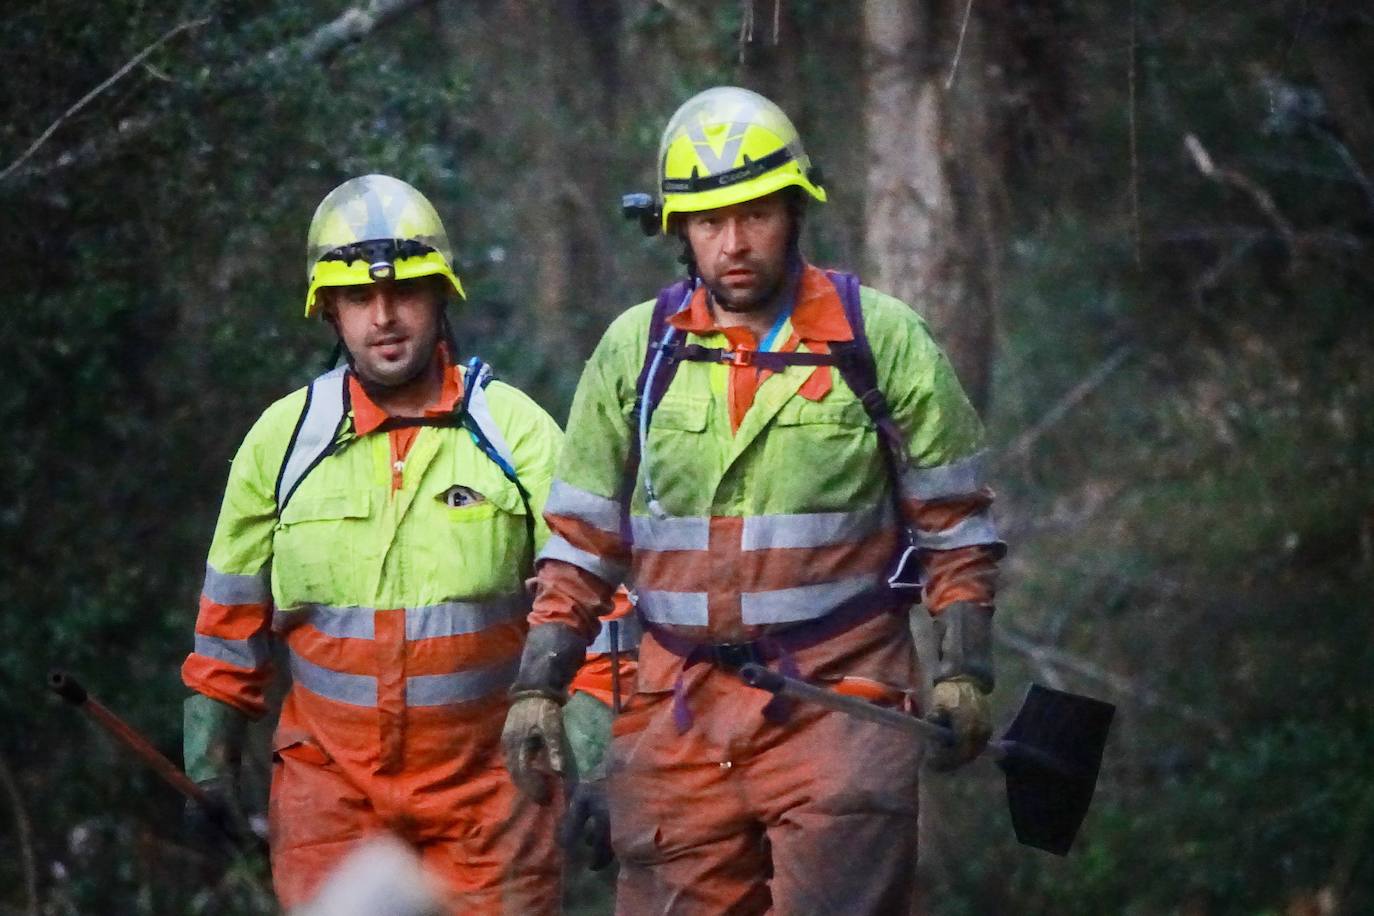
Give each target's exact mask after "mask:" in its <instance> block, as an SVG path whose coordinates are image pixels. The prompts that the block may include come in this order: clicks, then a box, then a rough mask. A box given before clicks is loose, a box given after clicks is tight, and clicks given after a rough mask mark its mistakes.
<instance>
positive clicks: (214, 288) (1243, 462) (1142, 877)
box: [0, 0, 1374, 916]
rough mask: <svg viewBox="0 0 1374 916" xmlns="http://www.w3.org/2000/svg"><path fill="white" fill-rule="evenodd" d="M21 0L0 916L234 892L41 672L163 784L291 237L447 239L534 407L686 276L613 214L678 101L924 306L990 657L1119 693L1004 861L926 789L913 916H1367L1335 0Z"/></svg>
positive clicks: (13, 119)
mask: <svg viewBox="0 0 1374 916" xmlns="http://www.w3.org/2000/svg"><path fill="white" fill-rule="evenodd" d="M356 2H357V5H356V6H353V7H350V6H349V5H348V2H347V0H311V2H296V3H287V2H269V0H256V2H254V0H241V2H229V0H225V2H199V0H178V2H170V3H150V2H146V0H109V2H105V3H100V4H92V3H85V2H76V0H40V2H33V3H29V4H26V5H22V6H20V7H18V8H15V9H9V10H7V12H6V15H5V17H4V19H3V21H2V22H0V59H3V61H4V72H5V77H4V84H5V87H6V91H5V92H4V93H0V110H2V111H3V115H2V116H0V213H3V217H2V218H0V263H3V264H4V274H5V279H4V281H3V293H0V297H2V298H3V307H2V308H0V316H3V322H4V333H3V335H0V348H3V349H0V365H3V366H4V375H5V384H4V385H3V386H0V428H3V429H4V430H5V431H6V434H7V436H8V441H9V443H10V445H9V446H8V447H7V448H5V449H3V450H0V481H3V483H2V484H0V488H2V489H0V914H11V913H12V914H25V916H34V914H45V916H46V914H53V916H56V914H77V913H81V914H87V913H92V914H94V913H100V914H105V913H121V914H122V913H130V914H134V913H136V914H171V913H265V912H271V909H270V904H268V903H267V902H266V901H265V900H264V898H263V895H262V892H261V890H260V888H259V887H258V886H257V884H256V876H255V873H254V871H253V869H252V868H251V867H249V866H246V865H239V866H236V867H233V868H230V869H228V870H227V871H226V870H225V869H224V868H223V867H222V866H221V865H220V864H219V863H218V862H217V861H216V858H215V856H214V854H213V852H212V851H209V850H205V849H202V848H199V847H197V846H195V845H194V844H192V843H191V842H190V841H189V839H188V838H187V837H186V836H185V834H184V833H183V831H182V828H181V827H180V801H179V799H178V798H177V797H176V796H175V795H174V794H173V793H171V792H170V791H169V790H167V789H165V788H164V787H163V785H162V784H161V783H159V782H158V781H157V780H156V778H155V777H154V776H152V775H151V774H150V773H149V772H147V771H146V770H144V769H142V768H141V767H140V766H139V765H138V764H137V763H136V762H134V761H133V760H132V759H131V758H130V757H128V756H127V755H125V754H124V753H122V752H121V751H120V750H119V749H118V748H117V747H116V746H115V745H113V744H112V743H111V742H110V741H109V740H108V739H107V738H106V737H105V736H104V735H103V734H101V733H99V732H97V731H95V730H94V729H92V728H91V727H89V726H88V725H87V723H86V722H85V720H83V719H82V718H81V717H80V716H79V714H77V713H76V712H74V711H72V710H70V709H68V708H64V707H63V706H62V705H61V704H60V703H59V702H58V701H57V700H56V699H55V698H54V697H52V696H50V695H48V694H47V693H46V691H45V689H44V680H45V676H46V673H47V672H48V670H49V669H50V668H54V667H61V668H64V669H66V670H68V671H71V672H72V673H74V674H75V675H77V676H78V677H80V678H81V679H82V680H83V681H84V682H85V683H86V684H87V686H88V687H89V688H90V689H91V690H92V692H93V693H94V694H96V695H97V696H99V697H100V698H101V699H102V700H103V701H104V702H105V703H106V704H107V705H108V706H110V707H112V708H114V709H116V710H117V711H119V712H121V713H122V714H123V715H125V716H126V717H127V718H128V719H129V720H130V721H131V722H133V723H134V724H136V725H137V726H139V727H140V728H142V729H144V730H146V732H147V734H148V735H149V736H150V737H151V738H152V739H153V740H154V741H155V743H157V744H158V745H159V746H160V747H162V748H163V749H164V750H165V751H166V752H167V753H168V754H169V755H172V756H173V757H174V758H178V759H179V748H180V702H181V699H182V697H183V696H184V692H185V691H184V688H183V687H182V686H181V684H180V681H179V678H178V674H177V672H178V667H179V665H180V662H181V660H182V659H183V658H184V656H185V654H186V652H187V651H188V649H189V645H190V636H191V626H192V622H193V620H194V615H195V606H196V596H197V592H198V589H199V586H200V581H201V577H202V574H203V569H204V565H203V564H204V554H205V550H206V548H207V545H208V541H209V537H210V534H211V530H212V527H213V523H214V518H215V514H216V511H217V509H218V503H219V497H220V492H221V488H222V486H223V483H224V479H225V476H226V473H227V469H228V461H229V458H230V456H231V455H232V453H233V451H234V449H235V447H236V445H237V443H238V441H239V440H240V438H241V437H242V436H243V434H244V433H245V432H246V430H247V429H248V426H249V425H250V423H251V422H252V421H253V419H254V418H255V417H256V416H257V414H258V412H259V411H260V410H261V409H262V408H263V407H264V406H265V405H266V404H267V403H268V402H270V401H271V400H273V399H275V398H276V397H278V396H280V395H282V394H284V393H286V392H287V391H289V390H291V389H293V388H295V387H297V386H299V385H301V384H302V383H304V382H305V381H306V380H308V379H309V378H310V377H312V376H313V374H315V373H316V372H317V371H318V369H319V367H320V366H321V364H322V362H323V361H324V359H325V358H326V357H327V355H328V352H329V346H330V343H331V341H330V336H329V334H328V332H327V330H326V329H325V328H324V327H323V326H322V325H320V324H319V323H314V322H308V321H305V320H303V319H302V318H301V317H300V313H301V310H302V296H303V292H304V288H305V283H304V279H305V278H304V260H305V254H304V239H305V231H306V227H307V224H308V221H309V218H310V215H311V213H312V212H313V209H314V207H315V205H316V204H317V203H318V201H319V200H320V198H321V197H323V195H324V194H325V193H327V192H328V191H329V190H330V189H331V188H332V187H334V186H335V185H336V184H338V183H339V182H341V181H343V180H345V179H347V178H349V177H352V176H355V175H359V174H364V173H367V172H372V171H381V172H386V173H390V174H393V175H396V176H398V177H400V178H403V179H405V180H407V181H410V182H412V183H413V184H415V185H416V186H417V187H419V188H420V189H421V190H422V191H424V192H425V193H426V194H427V195H428V196H429V197H430V199H431V200H432V201H433V202H434V204H435V205H436V207H437V208H438V210H439V212H440V214H441V215H442V216H443V218H444V220H445V222H446V224H447V227H448V231H449V234H450V236H451V238H452V240H453V242H454V245H455V248H456V251H457V259H458V262H459V263H458V270H459V273H460V275H461V276H462V277H463V279H464V282H465V283H466V285H467V288H468V290H469V293H470V299H469V300H468V302H467V303H466V304H465V305H464V306H463V308H462V310H461V312H460V313H459V314H458V316H457V327H458V332H459V334H460V337H461V339H462V341H463V342H464V346H465V347H466V348H467V349H468V350H469V352H473V353H480V354H481V355H482V356H484V357H485V358H486V359H488V360H489V361H491V362H492V363H493V364H494V365H495V366H496V367H498V370H499V371H500V372H501V373H502V375H503V376H504V377H505V378H506V379H508V380H509V381H511V382H513V383H515V384H517V385H519V386H521V387H522V388H524V389H526V390H527V391H529V392H531V393H532V394H533V395H534V396H535V397H536V398H537V399H538V400H539V401H540V402H541V403H542V404H544V405H545V406H546V407H547V408H548V409H549V410H550V411H551V412H552V413H553V414H554V415H555V417H557V418H559V419H560V420H562V419H563V418H565V417H566V409H567V405H568V402H569V400H570V399H571V393H572V390H573V386H574V385H575V382H576V378H577V374H578V371H579V368H580V366H581V364H582V362H583V360H584V359H585V358H586V356H587V355H588V354H589V353H590V351H591V348H592V346H593V344H594V343H595V341H596V339H597V338H598V336H599V335H600V333H601V331H602V330H603V329H604V327H605V326H606V324H607V323H608V322H609V321H610V319H611V318H612V317H613V316H614V315H616V314H617V313H618V312H619V311H621V310H622V309H624V308H626V307H628V306H629V305H630V304H632V303H634V302H637V301H641V300H643V299H645V298H648V297H650V296H651V295H652V294H653V293H654V292H655V291H656V289H657V288H658V286H659V285H661V284H662V283H666V282H668V281H669V280H671V279H672V277H673V276H674V274H675V272H676V271H677V270H679V269H680V267H679V266H678V265H677V264H676V263H675V260H674V258H675V255H676V253H677V252H676V250H675V246H673V245H671V244H668V243H666V242H664V241H663V240H662V239H657V240H650V239H645V238H643V237H642V236H641V235H640V234H639V233H638V231H637V229H635V227H634V226H632V225H630V224H628V223H624V222H622V221H621V219H620V218H619V216H618V212H617V202H618V195H619V194H620V193H621V192H624V191H630V190H640V189H643V190H648V189H650V188H651V187H652V182H653V180H654V175H653V159H654V155H655V151H656V148H657V143H658V138H659V134H660V132H661V130H662V128H663V126H664V124H665V123H666V121H667V118H668V116H669V115H670V114H671V113H672V111H673V110H674V109H675V108H676V107H677V105H679V104H680V103H681V102H682V101H684V100H685V99H686V98H687V97H689V96H690V95H691V94H693V93H695V92H697V91H699V90H700V89H703V88H706V87H707V86H710V85H714V84H719V83H735V84H742V85H746V86H750V87H752V88H755V89H758V90H760V91H763V92H764V93H765V94H769V95H770V96H772V97H773V98H774V99H775V100H776V101H778V102H779V103H780V104H781V105H782V106H783V107H784V109H786V110H787V111H788V112H789V113H790V114H791V115H792V117H793V118H794V120H795V121H796V122H797V125H798V127H799V128H800V130H801V132H802V135H803V137H804V138H805V140H806V143H807V145H808V149H809V152H810V153H811V154H812V156H813V158H814V159H815V160H817V161H818V162H819V163H820V164H821V165H822V167H823V168H824V171H825V174H826V177H827V182H828V185H829V188H830V195H831V201H832V202H831V203H830V204H829V205H828V206H825V207H816V208H813V210H812V214H811V216H812V218H811V219H810V221H809V224H808V227H807V232H806V237H805V239H806V241H805V245H806V248H807V251H808V253H809V255H810V256H811V258H812V259H813V260H815V261H816V262H818V263H821V264H823V265H834V266H841V265H843V266H846V267H850V268H853V269H856V270H858V271H860V272H861V274H862V276H864V277H865V278H866V280H867V281H868V282H870V283H871V284H872V285H875V286H879V287H881V288H883V289H886V290H888V291H890V292H893V293H896V294H898V295H901V296H902V297H903V298H905V299H907V300H908V301H909V302H911V303H912V304H913V305H914V306H915V307H916V308H918V309H919V310H920V311H922V312H923V313H924V314H926V315H927V316H928V317H929V318H930V320H931V322H932V325H933V327H934V328H935V330H936V333H937V336H938V337H939V339H940V340H941V342H942V343H943V344H944V345H945V346H946V348H947V349H948V350H949V351H950V353H951V355H952V357H953V358H954V360H955V363H956V365H957V367H958V368H959V371H960V374H961V376H962V377H963V379H964V381H965V384H966V386H967V387H968V388H969V390H970V392H971V393H972V394H973V396H974V397H975V399H976V400H977V402H978V403H979V406H980V407H981V409H982V410H983V412H984V415H985V417H986V419H987V421H988V424H989V428H990V432H991V439H992V442H993V444H994V446H995V448H996V450H997V453H998V467H997V473H996V479H995V483H996V487H997V490H998V493H999V503H998V511H999V520H1000V523H1001V525H1002V528H1003V530H1004V537H1005V539H1006V540H1007V541H1008V542H1009V543H1010V544H1011V545H1012V553H1011V554H1010V558H1009V561H1008V563H1007V565H1006V574H1005V576H1004V581H1003V586H1002V590H1001V599H1000V602H999V604H1000V614H999V618H998V630H997V641H998V642H997V647H998V664H999V666H1000V684H1001V687H1000V689H999V692H998V694H997V697H996V710H997V715H998V721H999V722H1000V723H1001V724H1002V725H1003V726H1004V725H1005V724H1006V722H1007V721H1008V720H1009V719H1010V717H1011V715H1012V714H1013V712H1014V710H1015V708H1016V706H1017V705H1018V704H1019V702H1020V698H1021V694H1022V691H1023V690H1024V685H1025V684H1026V683H1028V682H1029V681H1032V680H1034V681H1039V682H1041V683H1045V684H1048V685H1051V686H1057V687H1063V688H1065V689H1069V690H1074V691H1076V692H1081V693H1087V694H1092V695H1095V696H1099V697H1103V698H1105V699H1108V700H1110V701H1112V702H1114V703H1116V704H1118V718H1117V723H1116V726H1115V729H1114V733H1113V738H1112V742H1111V744H1110V745H1109V747H1108V752H1107V758H1106V760H1105V762H1104V767H1103V772H1102V777H1101V782H1100V785H1099V789H1098V794H1097V798H1096V800H1095V802H1094V807H1093V810H1092V812H1091V813H1090V814H1089V817H1088V820H1087V822H1086V823H1085V825H1084V828H1083V832H1082V834H1081V836H1080V837H1079V840H1078V843H1077V846H1076V847H1075V849H1074V850H1073V852H1072V853H1071V854H1070V855H1069V856H1068V857H1067V858H1065V859H1062V860H1061V859H1057V858H1054V857H1051V856H1048V855H1045V854H1042V853H1038V852H1035V851H1033V850H1029V849H1027V848H1025V847H1020V846H1018V845H1017V844H1016V843H1015V841H1014V839H1013V838H1012V835H1011V831H1010V827H1009V825H1008V824H1007V814H1006V809H1005V804H1004V801H1003V799H1002V797H1001V791H1002V790H1001V780H1000V777H999V776H998V774H997V772H996V771H995V770H994V769H993V768H992V767H991V766H990V765H986V764H979V765H976V766H974V767H970V768H968V769H967V770H965V771H963V772H962V773H961V774H960V775H958V776H955V777H948V778H935V777H932V778H931V779H928V780H927V786H926V798H925V801H924V810H923V818H922V826H921V829H922V834H923V841H924V844H925V846H924V855H923V859H922V863H921V865H920V868H921V870H922V871H923V872H924V873H925V876H926V879H927V886H928V888H929V893H928V899H927V901H926V907H927V909H928V910H929V912H930V913H932V914H939V916H964V914H970V916H972V914H1076V913H1084V914H1098V913H1126V914H1165V913H1178V914H1188V916H1211V914H1283V916H1309V914H1335V913H1345V914H1355V913H1367V912H1370V911H1371V910H1374V686H1371V673H1370V672H1371V670H1374V632H1372V630H1374V624H1372V623H1371V621H1374V616H1371V595H1374V589H1371V585H1374V360H1371V356H1374V347H1371V344H1374V320H1371V309H1370V302H1371V299H1372V298H1374V258H1372V257H1371V253H1372V251H1374V12H1371V10H1370V7H1369V5H1368V4H1366V3H1359V2H1351V3H1342V2H1337V0H1328V2H1322V0H1254V2H1250V3H1230V2H1204V0H1195V2H1182V0H1116V2H1092V0H1038V2H1037V0H972V2H969V0H943V2H941V0H864V2H857V0H856V2H822V0H729V2H726V0H722V2H708V0H559V2H540V3H536V2H520V0H471V2H460V0H430V2H416V0H372V2H370V3H362V2H361V0H356Z"/></svg>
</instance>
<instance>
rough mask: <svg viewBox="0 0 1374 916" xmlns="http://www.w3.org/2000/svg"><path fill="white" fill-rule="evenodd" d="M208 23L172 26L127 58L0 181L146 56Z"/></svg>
mask: <svg viewBox="0 0 1374 916" xmlns="http://www.w3.org/2000/svg"><path fill="white" fill-rule="evenodd" d="M209 21H210V20H209V19H208V18H205V19H194V20H192V21H190V22H183V23H181V24H180V25H177V26H173V27H172V28H170V29H168V30H167V31H166V32H163V33H162V36H161V37H160V38H158V40H157V41H155V42H153V43H152V44H150V45H148V46H147V47H146V48H144V49H143V50H142V51H139V52H138V53H137V54H135V55H134V56H133V57H131V58H129V60H127V61H125V63H124V66H122V67H120V68H119V69H118V70H116V71H115V72H114V73H113V74H112V75H111V76H110V78H109V79H107V80H105V81H104V82H103V83H101V84H100V85H99V86H96V87H95V88H94V89H92V90H91V91H90V92H88V93H86V94H85V95H83V96H82V97H81V98H80V99H78V100H77V101H76V103H75V104H74V105H72V106H71V107H70V108H68V109H67V110H66V111H64V112H62V114H61V116H59V117H58V119H57V120H56V121H53V122H52V123H51V124H49V125H48V129H47V130H45V131H43V133H41V134H39V135H38V139H37V140H35V141H33V143H31V144H29V148H28V149H26V150H24V152H23V153H22V154H20V156H19V158H18V159H16V160H14V161H13V162H11V163H10V164H9V165H7V166H5V170H4V171H3V172H0V181H4V180H5V179H6V178H8V177H9V176H10V173H11V172H13V171H14V170H15V169H17V168H19V167H20V166H21V165H23V164H24V163H25V162H27V161H28V160H29V157H30V156H32V155H33V154H34V153H36V152H37V151H38V149H39V148H40V147H41V146H42V145H43V144H44V143H47V142H48V138H49V137H51V136H52V135H53V134H55V133H56V132H57V129H58V128H59V127H61V126H62V125H63V124H65V123H67V121H69V120H71V118H73V117H75V116H76V114H77V113H78V112H79V111H81V109H83V108H85V107H86V106H87V105H89V104H90V103H91V102H93V101H95V99H96V97H98V96H99V95H100V94H101V93H103V92H104V91H105V90H107V89H109V88H110V87H111V86H113V85H114V84H115V83H117V82H119V81H120V80H121V79H123V78H124V76H125V75H127V74H128V73H129V71H130V70H133V69H134V68H135V67H137V66H138V65H139V64H141V63H143V61H144V59H145V58H147V57H148V55H150V54H152V53H153V52H154V51H156V50H157V49H158V48H160V47H161V46H162V45H163V44H165V43H166V42H167V41H169V40H171V39H172V38H174V37H176V36H177V35H180V34H181V33H182V32H185V31H188V30H190V29H198V28H200V27H201V26H203V25H205V24H206V23H208V22H209Z"/></svg>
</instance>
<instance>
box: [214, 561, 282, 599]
mask: <svg viewBox="0 0 1374 916" xmlns="http://www.w3.org/2000/svg"><path fill="white" fill-rule="evenodd" d="M201 592H202V594H204V595H205V597H206V598H209V599H210V600H211V601H213V602H215V604H266V603H267V602H269V601H271V600H272V586H271V572H270V568H269V567H267V566H264V567H263V568H262V570H261V571H260V572H257V573H254V574H253V575H251V576H239V575H233V574H231V573H222V572H220V571H219V570H218V569H215V568H214V567H213V566H211V565H210V564H209V563H206V564H205V585H204V587H203V588H202V589H201Z"/></svg>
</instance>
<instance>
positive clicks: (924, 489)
mask: <svg viewBox="0 0 1374 916" xmlns="http://www.w3.org/2000/svg"><path fill="white" fill-rule="evenodd" d="M986 464H987V452H986V451H981V452H976V453H974V454H972V455H970V456H968V457H967V458H960V459H959V460H958V461H952V462H950V463H949V464H942V465H939V466H937V467H930V468H908V469H907V470H906V472H905V473H903V474H902V480H901V491H902V497H903V498H904V499H921V500H932V499H952V498H954V497H957V496H970V495H972V494H974V493H977V492H978V491H979V490H980V489H982V488H983V473H984V466H985V465H986Z"/></svg>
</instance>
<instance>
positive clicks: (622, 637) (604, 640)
mask: <svg viewBox="0 0 1374 916" xmlns="http://www.w3.org/2000/svg"><path fill="white" fill-rule="evenodd" d="M612 623H616V624H618V625H619V626H618V627H617V629H618V630H619V631H620V634H619V636H618V638H617V639H616V646H617V648H619V649H620V651H621V652H633V651H634V650H636V649H638V648H639V637H640V636H641V635H643V632H644V627H643V625H642V624H641V623H640V622H639V615H638V614H626V615H625V616H624V617H618V618H616V619H615V620H614V621H611V620H603V621H601V632H600V633H597V634H596V639H593V640H592V642H591V645H589V646H587V654H588V655H605V654H607V653H608V652H610V651H611V624H612Z"/></svg>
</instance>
